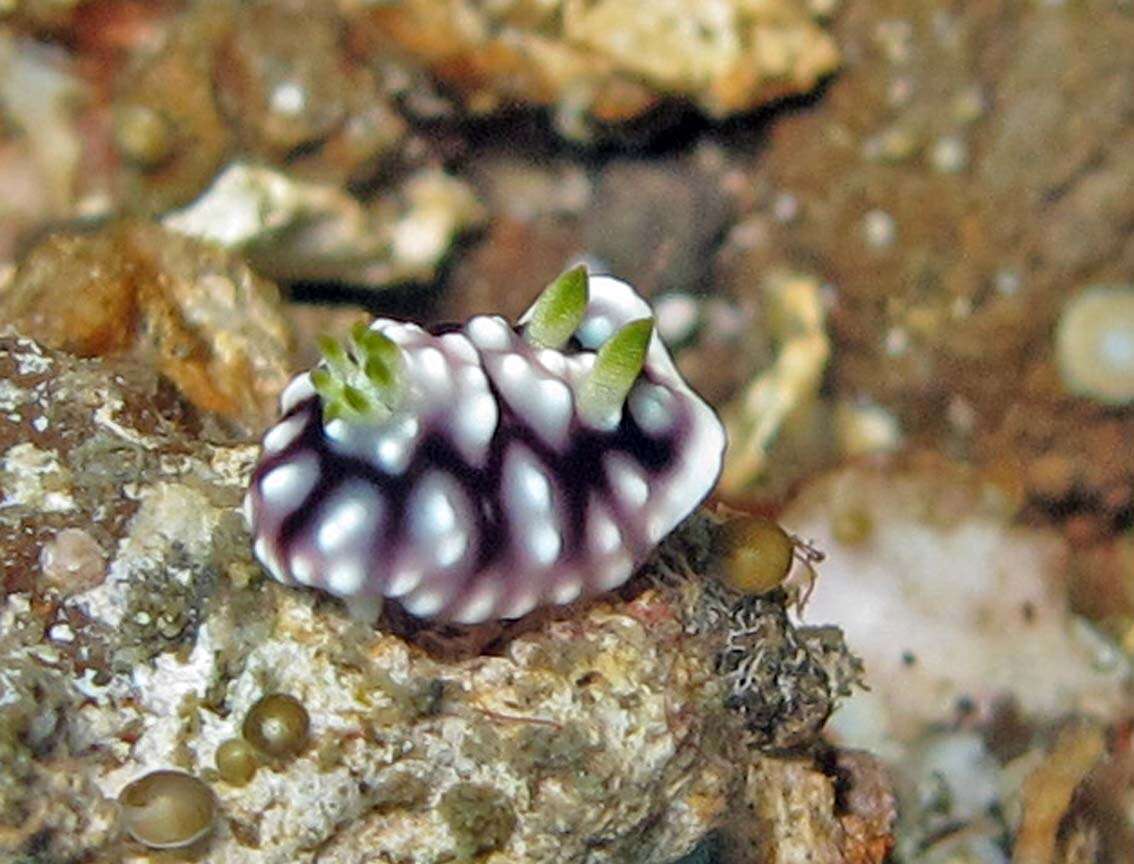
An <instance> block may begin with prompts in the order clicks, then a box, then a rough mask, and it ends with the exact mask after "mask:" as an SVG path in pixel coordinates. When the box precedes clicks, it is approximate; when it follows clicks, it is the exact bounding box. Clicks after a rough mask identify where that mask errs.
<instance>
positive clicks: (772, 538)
mask: <svg viewBox="0 0 1134 864" xmlns="http://www.w3.org/2000/svg"><path fill="white" fill-rule="evenodd" d="M717 539H718V544H717V552H718V554H719V556H720V561H721V567H722V572H723V575H724V581H725V584H727V585H728V586H729V587H730V588H732V589H734V590H736V591H739V592H741V593H742V594H763V593H764V592H765V591H771V590H772V589H773V588H778V587H779V586H780V585H781V584H783V581H784V579H786V578H787V575H788V571H789V570H791V562H792V558H793V556H794V553H795V543H794V542H792V539H791V537H789V536H788V533H787V532H786V531H784V529H783V528H781V527H780V526H779V525H777V524H776V523H775V522H773V521H772V520H770V519H764V518H763V517H761V516H739V517H736V518H733V519H730V520H729V521H727V522H725V523H724V524H723V525H721V526H720V529H719V533H718V535H717Z"/></svg>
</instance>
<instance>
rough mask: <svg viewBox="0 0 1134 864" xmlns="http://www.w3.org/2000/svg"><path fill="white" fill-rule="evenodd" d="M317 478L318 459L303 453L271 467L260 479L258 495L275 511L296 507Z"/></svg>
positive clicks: (285, 510) (313, 485)
mask: <svg viewBox="0 0 1134 864" xmlns="http://www.w3.org/2000/svg"><path fill="white" fill-rule="evenodd" d="M318 479H319V460H318V459H316V458H315V455H314V454H313V453H305V454H303V455H302V456H299V457H298V458H296V459H293V460H292V461H291V462H285V463H284V464H282V465H278V466H277V467H275V468H273V469H272V470H271V471H269V472H268V473H267V474H265V475H264V477H263V478H262V479H261V480H260V495H261V496H263V498H264V501H265V502H266V503H267V505H268V506H269V507H272V508H273V509H275V510H276V511H277V512H291V511H293V510H295V509H296V508H298V507H299V506H300V505H301V504H302V503H303V500H304V499H305V498H306V497H307V495H308V493H309V492H310V491H311V490H312V489H313V488H314V487H315V483H316V481H317V480H318Z"/></svg>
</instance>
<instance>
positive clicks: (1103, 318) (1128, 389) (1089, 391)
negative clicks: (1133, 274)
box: [1055, 285, 1134, 405]
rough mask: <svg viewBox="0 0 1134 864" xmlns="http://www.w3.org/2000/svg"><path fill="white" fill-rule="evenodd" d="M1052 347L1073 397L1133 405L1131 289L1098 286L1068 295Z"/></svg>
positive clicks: (1133, 312) (1133, 302) (1133, 300)
mask: <svg viewBox="0 0 1134 864" xmlns="http://www.w3.org/2000/svg"><path fill="white" fill-rule="evenodd" d="M1055 347H1056V359H1057V360H1058V363H1059V373H1060V375H1061V377H1062V378H1063V384H1064V386H1065V387H1066V388H1067V389H1068V390H1069V391H1070V392H1071V393H1074V394H1075V395H1076V396H1086V397H1088V398H1090V399H1094V400H1095V401H1096V402H1102V403H1104V404H1107V405H1125V404H1128V403H1130V402H1134V285H1098V286H1094V287H1091V288H1087V289H1086V290H1084V291H1081V292H1080V293H1079V294H1077V295H1076V296H1075V297H1072V298H1071V300H1069V301H1068V303H1067V305H1066V306H1065V307H1064V308H1063V314H1062V315H1061V316H1060V318H1059V326H1058V329H1057V330H1056V334H1055Z"/></svg>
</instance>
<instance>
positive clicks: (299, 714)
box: [241, 693, 311, 758]
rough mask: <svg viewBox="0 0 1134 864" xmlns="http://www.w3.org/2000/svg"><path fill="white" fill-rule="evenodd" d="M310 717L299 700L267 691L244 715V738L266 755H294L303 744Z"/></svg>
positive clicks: (277, 756) (280, 756)
mask: <svg viewBox="0 0 1134 864" xmlns="http://www.w3.org/2000/svg"><path fill="white" fill-rule="evenodd" d="M310 725H311V719H310V718H309V717H308V716H307V709H306V708H304V707H303V706H302V705H301V704H300V703H299V700H298V699H296V698H295V697H294V696H289V695H288V694H286V693H271V694H269V695H267V696H264V697H263V698H262V699H260V701H259V702H257V703H256V704H255V705H253V706H252V709H251V710H250V711H249V712H248V716H247V717H245V718H244V726H243V727H242V728H241V731H242V733H243V735H244V740H245V741H247V742H248V743H249V744H251V745H252V746H253V747H255V748H256V749H257V750H259V751H260V752H261V753H265V754H267V755H268V756H274V757H276V758H284V757H288V756H294V755H295V754H297V753H298V752H299V751H300V750H302V749H303V745H304V744H306V743H307V731H308V729H309V728H310Z"/></svg>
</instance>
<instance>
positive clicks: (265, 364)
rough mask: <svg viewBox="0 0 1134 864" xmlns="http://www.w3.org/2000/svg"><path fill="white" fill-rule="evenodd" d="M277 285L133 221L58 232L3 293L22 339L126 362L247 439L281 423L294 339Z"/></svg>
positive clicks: (7, 315) (1, 303)
mask: <svg viewBox="0 0 1134 864" xmlns="http://www.w3.org/2000/svg"><path fill="white" fill-rule="evenodd" d="M279 303H280V300H279V293H278V291H277V290H276V288H275V286H274V285H272V284H271V283H269V282H266V281H264V280H262V279H259V278H258V277H256V276H254V275H253V274H252V273H251V272H250V271H249V270H248V269H247V268H246V267H245V266H244V265H243V264H241V263H239V261H238V260H237V259H236V258H234V257H232V256H230V255H229V254H228V253H225V252H223V251H221V250H219V249H217V248H216V247H214V246H210V245H206V244H203V243H200V242H197V241H194V240H191V239H188V238H185V237H183V236H180V235H177V234H173V233H170V232H166V231H163V230H162V229H160V228H157V227H155V226H152V225H145V224H141V223H127V224H121V225H115V226H111V227H109V228H106V229H103V230H100V231H98V232H95V233H92V234H55V235H52V236H50V237H48V238H47V239H46V240H44V241H43V242H42V243H41V244H39V245H38V246H36V247H34V248H33V249H32V250H31V251H30V252H29V253H28V255H27V257H26V258H25V259H24V261H23V262H22V263H21V264H20V266H19V268H18V269H17V271H16V273H15V275H14V277H13V278H12V280H11V282H10V283H9V284H8V285H7V286H6V288H5V290H4V291H3V292H2V293H0V310H2V312H0V314H2V315H3V318H4V319H5V320H6V321H7V322H9V323H10V324H11V325H12V326H13V327H14V328H15V329H16V330H17V331H19V332H21V333H24V334H27V335H29V336H32V337H34V338H36V339H38V340H40V341H42V342H43V343H44V344H46V345H50V346H53V347H56V348H61V349H63V350H66V351H70V352H72V353H74V354H77V355H79V356H83V357H93V356H116V355H122V354H131V355H133V356H135V357H138V358H141V359H143V360H145V361H146V362H149V363H152V364H153V365H154V366H155V368H157V369H158V370H160V371H161V373H162V374H163V375H164V376H165V377H166V378H168V379H169V380H170V381H172V382H173V383H174V384H175V385H176V386H177V387H178V389H180V390H181V392H182V393H183V394H184V395H185V396H186V398H188V399H189V401H191V402H192V403H193V404H195V405H196V406H197V407H198V408H200V409H201V410H203V411H209V412H215V413H217V414H220V415H222V416H224V417H226V418H228V419H230V420H232V421H235V422H237V423H238V424H241V425H242V426H244V428H246V429H249V430H258V429H260V428H262V427H263V426H265V425H266V424H267V422H268V421H269V420H270V419H271V418H272V417H273V416H274V412H275V398H276V395H277V394H278V392H279V390H280V389H282V387H283V385H284V384H286V383H287V377H288V374H289V360H290V351H291V347H292V334H291V327H290V324H289V322H288V321H287V320H286V319H285V318H284V316H283V314H282V311H281V308H280V306H279Z"/></svg>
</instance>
